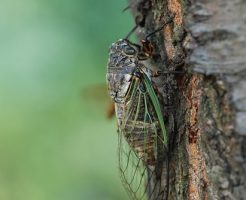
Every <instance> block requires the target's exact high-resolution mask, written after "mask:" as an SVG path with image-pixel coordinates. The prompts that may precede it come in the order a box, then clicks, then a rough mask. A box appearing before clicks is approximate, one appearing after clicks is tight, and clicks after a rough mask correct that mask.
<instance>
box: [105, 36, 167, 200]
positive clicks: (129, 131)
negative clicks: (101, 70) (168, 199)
mask: <svg viewBox="0 0 246 200" xmlns="http://www.w3.org/2000/svg"><path fill="white" fill-rule="evenodd" d="M140 57H141V59H142V57H143V52H141V48H140V47H139V46H138V45H135V44H133V43H131V42H130V41H129V40H126V39H124V40H119V41H118V42H116V43H113V44H112V46H111V48H110V54H109V61H108V68H107V83H108V89H109V93H110V96H111V98H112V100H113V101H114V102H115V108H116V117H117V121H118V132H119V168H120V173H121V177H122V180H123V183H124V186H125V188H126V189H127V191H128V193H129V194H130V196H131V197H132V199H145V198H146V197H147V196H148V197H149V199H155V197H154V195H160V194H158V191H155V190H158V189H159V188H160V187H158V186H157V187H153V186H151V187H150V185H151V176H153V175H154V169H155V166H156V164H157V162H158V155H159V152H160V151H162V152H163V151H164V150H165V149H167V134H166V130H165V125H164V121H163V117H162V114H161V109H160V104H159V101H158V98H157V95H156V94H155V91H154V89H153V87H152V83H151V80H150V74H149V70H148V68H146V67H145V65H144V63H142V62H141V59H140Z"/></svg>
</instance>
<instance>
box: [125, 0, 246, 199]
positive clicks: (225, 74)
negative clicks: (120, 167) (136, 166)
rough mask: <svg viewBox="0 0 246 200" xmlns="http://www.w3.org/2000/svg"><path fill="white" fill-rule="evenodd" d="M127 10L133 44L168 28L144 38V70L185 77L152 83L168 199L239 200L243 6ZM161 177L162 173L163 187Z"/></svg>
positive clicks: (196, 0)
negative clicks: (147, 44) (159, 110)
mask: <svg viewBox="0 0 246 200" xmlns="http://www.w3.org/2000/svg"><path fill="white" fill-rule="evenodd" d="M130 7H131V9H132V12H133V16H134V18H135V19H136V23H137V24H138V25H139V28H138V32H137V34H138V36H139V38H141V39H143V38H144V36H145V35H146V34H148V33H150V32H153V31H154V30H156V29H157V28H159V27H161V26H162V25H163V24H164V23H165V22H168V21H169V20H171V21H172V22H171V23H169V24H167V25H166V26H165V27H164V29H163V31H161V32H158V33H156V34H155V35H153V37H151V38H150V40H151V42H152V44H153V46H154V48H155V54H154V55H153V58H152V59H151V67H153V66H155V67H158V68H159V69H160V70H163V71H174V70H178V71H180V70H183V71H186V72H185V73H184V74H172V73H170V74H167V75H163V76H160V77H156V78H155V79H154V80H153V81H154V82H155V84H156V85H157V88H158V91H159V92H160V94H161V99H162V101H163V103H162V107H163V115H164V117H165V121H166V126H167V130H168V133H169V136H170V141H171V147H172V148H171V150H170V152H169V153H170V167H169V171H168V173H169V176H170V177H169V195H168V199H185V200H186V199H192V200H200V199H211V200H216V199H218V200H220V199H235V200H239V199H246V181H245V180H246V147H245V143H246V139H245V137H246V79H245V78H244V76H245V75H246V48H245V47H246V36H245V35H246V1H245V0H213V1H210V0H190V1H188V0H183V1H182V0H138V1H137V0H130ZM173 108H175V109H173ZM166 175H167V169H166V167H165V166H164V167H163V177H162V178H163V181H164V182H165V180H166ZM153 181H156V180H153ZM163 191H167V190H166V186H163Z"/></svg>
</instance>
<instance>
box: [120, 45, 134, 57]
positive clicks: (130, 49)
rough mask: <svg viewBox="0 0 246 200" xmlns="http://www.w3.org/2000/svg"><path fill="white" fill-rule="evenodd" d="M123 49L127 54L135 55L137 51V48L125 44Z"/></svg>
mask: <svg viewBox="0 0 246 200" xmlns="http://www.w3.org/2000/svg"><path fill="white" fill-rule="evenodd" d="M123 51H124V53H125V54H127V55H130V56H131V55H134V54H135V53H136V50H135V49H134V48H133V47H130V46H128V45H126V46H124V48H123Z"/></svg>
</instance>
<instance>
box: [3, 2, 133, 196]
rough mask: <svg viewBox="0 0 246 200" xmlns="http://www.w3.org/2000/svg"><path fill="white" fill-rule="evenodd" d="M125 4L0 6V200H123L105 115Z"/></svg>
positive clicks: (112, 129)
mask: <svg viewBox="0 0 246 200" xmlns="http://www.w3.org/2000/svg"><path fill="white" fill-rule="evenodd" d="M126 6H127V1H126V0H118V1H115V0H105V1H100V0H72V1H67V0H21V1H20V0H1V1H0V27H1V28H0V40H1V41H0V199H1V200H104V199H105V200H111V199H112V200H115V199H117V200H118V199H119V200H121V199H122V200H123V199H128V198H127V195H126V193H125V191H124V190H123V188H122V185H121V182H120V178H119V176H118V169H117V134H116V121H115V119H112V120H109V119H107V118H106V112H107V107H108V104H109V102H108V98H107V94H106V89H105V72H106V63H107V56H108V55H107V54H108V47H109V45H110V44H111V43H112V42H113V41H115V40H117V39H118V38H122V37H124V36H125V35H126V34H127V33H128V32H129V30H130V29H131V28H132V27H133V20H132V17H131V15H130V13H129V12H125V13H122V9H124V8H125V7H126Z"/></svg>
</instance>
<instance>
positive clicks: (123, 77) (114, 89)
mask: <svg viewBox="0 0 246 200" xmlns="http://www.w3.org/2000/svg"><path fill="white" fill-rule="evenodd" d="M138 52H139V49H138V48H137V46H136V45H134V44H132V43H131V42H130V41H128V40H127V39H120V40H119V41H117V42H115V43H113V44H112V45H111V47H110V49H109V60H108V68H107V75H106V76H107V83H108V89H109V94H110V96H111V98H112V99H113V101H114V102H116V103H125V101H126V98H125V97H126V95H127V92H128V90H129V87H130V84H131V79H132V74H133V72H134V70H135V69H136V66H137V65H138Z"/></svg>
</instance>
